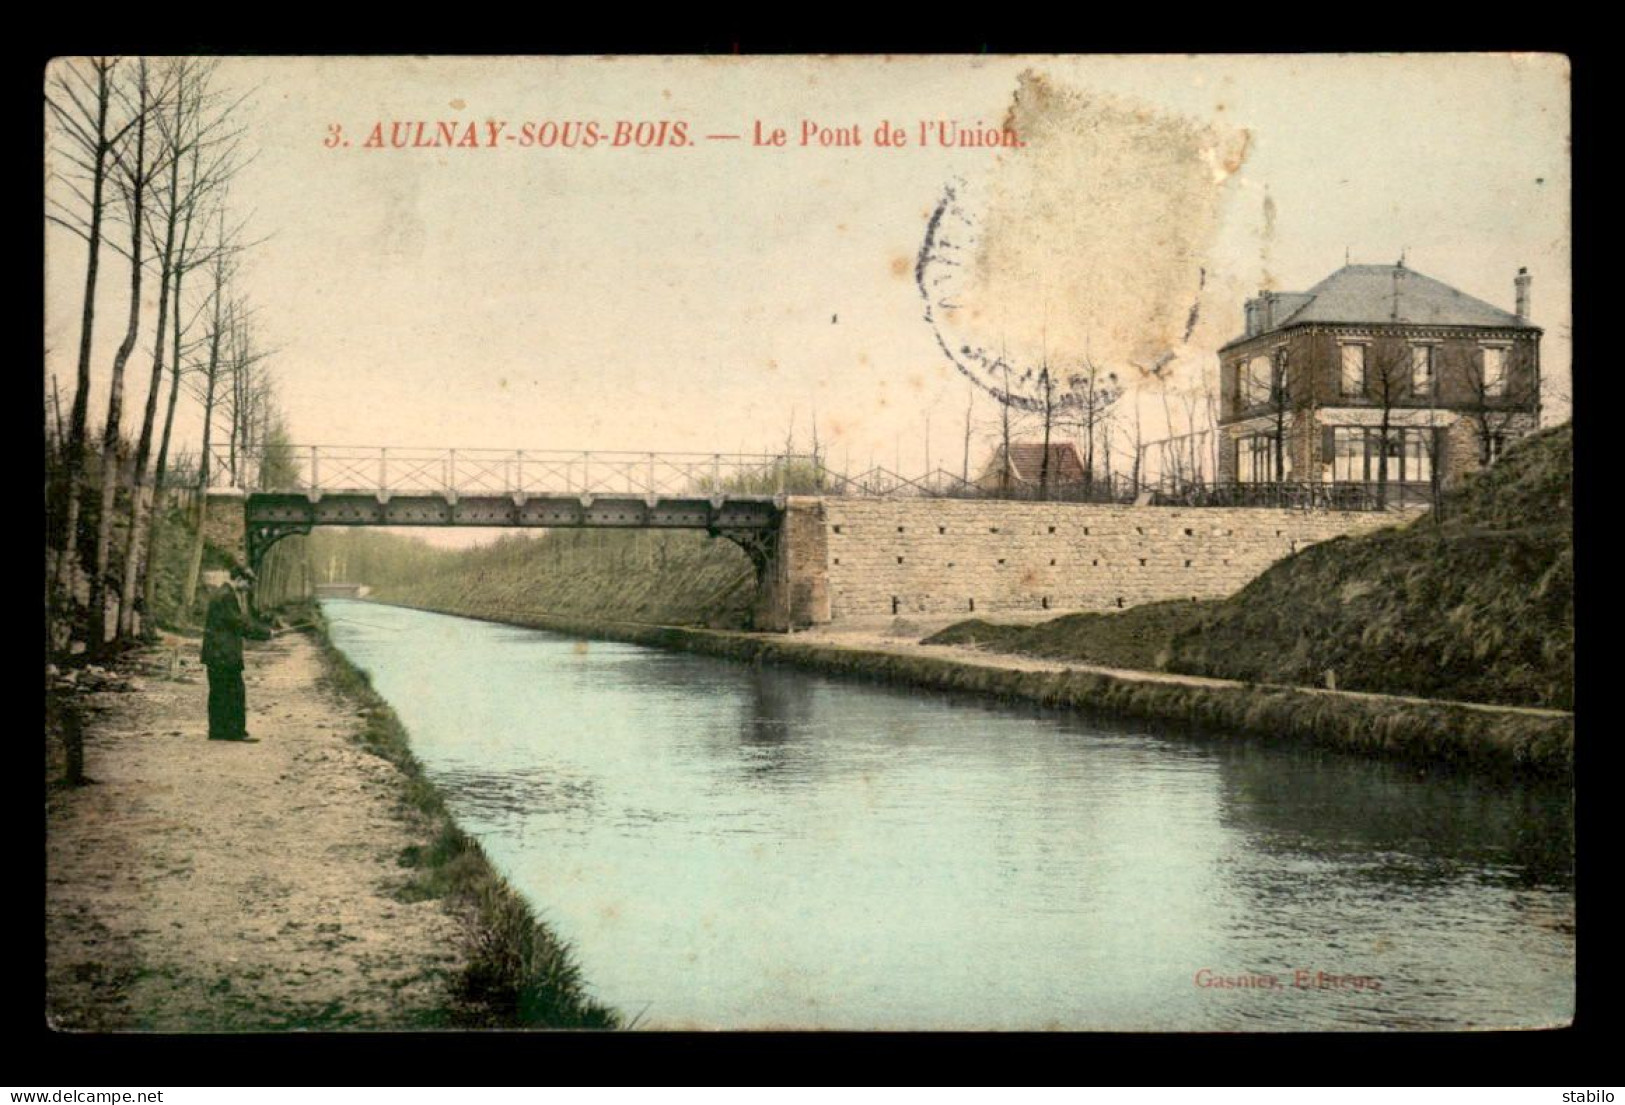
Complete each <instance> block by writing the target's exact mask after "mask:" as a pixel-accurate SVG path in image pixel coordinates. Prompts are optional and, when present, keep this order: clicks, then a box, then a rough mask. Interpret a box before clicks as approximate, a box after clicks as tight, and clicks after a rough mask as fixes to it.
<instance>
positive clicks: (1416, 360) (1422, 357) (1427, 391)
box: [1411, 345, 1434, 396]
mask: <svg viewBox="0 0 1625 1105" xmlns="http://www.w3.org/2000/svg"><path fill="white" fill-rule="evenodd" d="M1433 356H1434V354H1433V346H1431V345H1413V346H1411V394H1412V395H1423V396H1430V395H1432V394H1433Z"/></svg>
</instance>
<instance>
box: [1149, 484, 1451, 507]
mask: <svg viewBox="0 0 1625 1105" xmlns="http://www.w3.org/2000/svg"><path fill="white" fill-rule="evenodd" d="M1151 503H1152V505H1154V506H1191V507H1273V508H1276V509H1280V510H1421V509H1425V508H1427V507H1430V506H1432V505H1433V485H1432V484H1429V483H1415V482H1407V481H1401V480H1390V481H1389V482H1388V484H1387V486H1386V487H1384V486H1383V485H1381V484H1379V483H1377V482H1375V481H1371V482H1365V481H1334V482H1330V483H1315V482H1311V481H1285V482H1271V483H1220V484H1194V483H1193V484H1186V485H1184V486H1181V487H1163V488H1157V489H1156V490H1154V491H1152V492H1151Z"/></svg>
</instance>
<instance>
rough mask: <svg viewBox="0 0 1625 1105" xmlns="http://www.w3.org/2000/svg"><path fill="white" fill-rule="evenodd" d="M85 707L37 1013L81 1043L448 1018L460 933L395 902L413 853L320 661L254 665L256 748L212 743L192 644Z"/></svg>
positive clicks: (52, 817)
mask: <svg viewBox="0 0 1625 1105" xmlns="http://www.w3.org/2000/svg"><path fill="white" fill-rule="evenodd" d="M131 670H132V671H133V674H131V675H128V676H127V677H126V678H124V679H123V682H124V684H125V686H126V688H127V689H124V690H111V689H103V690H99V691H95V692H92V693H87V694H85V695H83V697H82V698H81V701H82V702H83V703H84V704H85V705H86V706H87V707H88V709H87V710H86V715H87V716H86V721H85V743H86V753H85V760H86V773H87V774H88V775H89V776H90V777H91V778H92V779H94V780H95V784H94V785H91V786H86V787H80V788H74V789H68V788H64V787H62V786H60V785H57V784H55V783H54V781H53V783H52V785H50V786H49V788H48V792H47V858H46V937H47V952H46V968H47V971H46V985H47V998H46V1005H47V1009H46V1016H47V1019H48V1021H49V1023H51V1024H52V1025H54V1026H55V1027H57V1028H59V1029H64V1030H70V1031H72V1030H81V1031H118V1030H136V1031H142V1030H146V1031H171V1032H173V1031H225V1032H231V1031H267V1030H279V1029H296V1028H305V1029H342V1028H375V1029H383V1028H412V1027H419V1026H423V1025H426V1024H429V1023H433V1018H434V1017H435V1016H436V1015H437V1011H438V1010H441V1009H443V1008H444V1004H445V995H446V993H447V980H448V978H449V977H450V976H451V975H452V974H453V973H454V972H456V971H457V970H458V969H459V967H460V960H459V954H460V953H459V952H458V949H459V948H461V947H463V946H464V938H463V937H464V925H465V924H466V923H467V921H466V919H465V918H462V917H459V916H456V915H453V914H452V913H451V912H449V911H448V910H447V908H446V907H445V905H444V904H443V903H442V901H441V900H438V899H430V900H422V901H410V900H401V899H406V898H410V897H412V895H410V894H407V893H403V890H404V888H405V887H406V885H407V883H408V877H409V874H410V872H409V871H408V870H406V869H404V868H402V867H401V866H400V864H399V862H398V860H399V857H400V856H401V854H402V852H403V850H404V849H406V848H407V847H409V846H411V845H414V844H416V845H422V844H424V843H425V842H426V838H425V835H424V826H423V824H422V822H421V820H420V819H418V817H417V815H415V814H413V813H412V812H410V811H409V810H408V808H407V807H406V806H405V805H404V804H403V803H402V802H401V800H400V797H399V794H400V789H399V785H400V775H399V773H398V771H397V770H396V769H395V768H394V767H393V766H392V765H391V764H389V763H388V762H387V761H385V760H382V759H380V758H378V757H376V756H373V755H371V754H370V753H367V752H365V751H363V750H362V749H361V748H360V747H358V746H357V745H356V744H355V743H353V742H352V740H351V736H352V734H353V733H354V732H356V731H357V730H358V729H359V728H360V726H361V724H362V722H361V718H360V716H359V715H358V710H357V707H356V705H355V704H354V703H352V702H350V701H348V700H346V699H343V698H340V697H339V696H337V695H336V694H334V693H333V692H331V691H330V690H327V689H325V688H324V687H323V686H322V685H321V683H320V680H319V677H320V672H321V661H320V656H319V654H318V652H317V646H316V644H315V643H314V642H313V641H311V640H309V639H308V638H306V637H304V636H302V635H297V634H293V635H286V636H281V637H278V638H276V639H274V640H272V641H268V642H265V643H263V644H258V645H253V644H251V645H250V651H249V653H248V669H247V689H248V705H249V714H248V727H249V731H250V732H251V733H252V734H254V735H255V736H256V737H258V738H260V740H259V743H257V744H232V743H224V742H217V741H209V740H208V739H206V738H207V721H206V711H205V699H206V695H207V682H206V680H205V678H204V673H203V669H202V668H201V667H200V666H199V664H198V662H197V645H196V642H185V641H180V640H169V641H167V642H166V645H165V647H162V648H155V649H152V650H149V651H147V652H144V653H143V654H141V656H140V657H139V658H137V660H136V662H135V663H134V665H133V666H132V669H131Z"/></svg>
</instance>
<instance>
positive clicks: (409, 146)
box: [322, 119, 1026, 150]
mask: <svg viewBox="0 0 1625 1105" xmlns="http://www.w3.org/2000/svg"><path fill="white" fill-rule="evenodd" d="M354 133H357V134H361V135H364V137H362V138H360V139H359V140H356V141H353V142H352V139H351V138H350V137H349V133H348V132H346V130H345V125H344V124H342V123H329V124H328V125H327V135H326V137H325V138H324V139H323V141H322V145H324V146H326V147H327V148H328V149H347V148H357V149H363V150H458V149H463V150H494V149H504V148H508V147H512V148H515V149H587V150H590V149H600V148H602V149H612V150H613V149H639V150H647V149H683V148H687V147H692V146H698V145H701V144H703V143H709V142H723V143H728V142H732V143H738V144H739V145H741V146H744V147H754V148H760V149H791V148H795V149H860V148H875V149H904V148H909V147H913V148H944V149H980V148H986V149H1016V148H1021V147H1023V146H1025V145H1026V143H1025V142H1024V141H1022V139H1021V137H1020V135H1018V134H1017V133H1016V131H1015V130H1014V129H1013V128H1011V127H1005V126H990V125H988V124H986V123H983V122H981V121H980V120H978V121H976V122H974V123H964V122H956V121H954V120H951V119H920V120H917V121H915V122H910V123H908V124H906V125H905V124H901V123H893V122H892V121H891V120H889V119H882V120H880V121H879V122H878V123H874V124H863V123H827V122H823V121H820V120H817V119H802V120H799V121H798V122H797V123H795V124H793V125H785V126H779V125H776V124H774V123H770V122H766V121H764V120H761V119H753V120H751V123H750V125H749V126H747V127H744V128H743V129H739V130H729V129H713V130H702V129H700V128H699V127H697V126H695V125H694V124H693V123H692V122H690V121H689V120H686V119H654V120H648V119H645V120H637V119H617V120H613V121H610V122H599V121H597V120H593V119H585V120H565V121H553V120H549V121H545V122H534V121H530V122H522V123H513V122H509V121H508V120H502V119H487V120H484V121H479V122H474V121H469V120H444V119H442V120H426V119H396V120H382V121H377V122H372V123H368V124H365V125H364V126H362V127H360V128H358V129H357V130H356V131H355V132H354Z"/></svg>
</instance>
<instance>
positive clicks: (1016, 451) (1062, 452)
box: [989, 441, 1083, 483]
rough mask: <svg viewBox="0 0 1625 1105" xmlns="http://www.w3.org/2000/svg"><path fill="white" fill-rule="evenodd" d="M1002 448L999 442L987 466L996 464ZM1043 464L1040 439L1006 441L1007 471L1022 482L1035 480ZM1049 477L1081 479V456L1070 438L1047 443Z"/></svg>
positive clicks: (1062, 480) (1060, 480)
mask: <svg viewBox="0 0 1625 1105" xmlns="http://www.w3.org/2000/svg"><path fill="white" fill-rule="evenodd" d="M1003 452H1004V449H1003V446H1000V448H999V451H998V453H996V454H995V456H994V460H993V464H992V465H990V466H989V467H990V468H996V467H997V465H998V462H999V458H1000V456H1002V454H1003ZM1043 468H1044V443H1043V442H1041V441H1012V442H1011V443H1010V474H1011V475H1013V476H1014V477H1015V478H1016V479H1018V480H1021V481H1023V482H1036V481H1037V480H1038V477H1039V474H1040V473H1041V472H1042V471H1043ZM1049 478H1050V479H1051V480H1052V481H1055V482H1058V483H1067V482H1075V481H1078V480H1081V479H1083V458H1081V457H1079V456H1078V447H1077V446H1076V445H1074V444H1072V442H1070V441H1058V442H1051V443H1050V447H1049Z"/></svg>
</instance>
